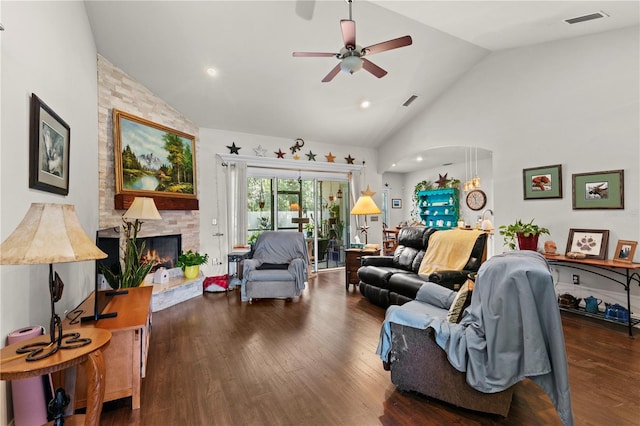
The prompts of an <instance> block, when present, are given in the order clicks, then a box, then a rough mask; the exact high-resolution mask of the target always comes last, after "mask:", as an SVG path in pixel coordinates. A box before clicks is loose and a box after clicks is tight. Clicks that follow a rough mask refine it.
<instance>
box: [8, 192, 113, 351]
mask: <svg viewBox="0 0 640 426" xmlns="http://www.w3.org/2000/svg"><path fill="white" fill-rule="evenodd" d="M105 257H107V254H106V253H104V252H103V251H101V250H100V249H99V248H98V247H96V245H95V243H94V242H93V241H92V240H91V238H89V236H88V235H87V234H86V233H85V232H84V230H83V229H82V226H81V225H80V221H79V220H78V216H77V215H76V210H75V207H74V206H73V205H71V204H43V203H32V204H31V207H30V208H29V211H27V214H26V215H25V217H24V218H23V219H22V222H20V224H19V225H18V227H17V228H16V229H15V230H14V231H13V233H12V234H11V235H9V237H7V239H6V240H4V242H3V243H2V245H0V264H1V265H34V264H47V263H48V264H49V294H50V296H51V322H50V324H49V334H50V335H51V340H50V342H38V343H33V344H30V345H26V346H23V347H21V348H19V349H18V350H17V351H16V352H17V353H20V354H25V353H28V354H29V355H27V358H26V359H27V361H37V360H40V359H43V358H46V357H48V356H51V355H53V354H54V353H56V352H57V351H58V350H59V349H74V348H79V347H81V346H84V345H88V344H89V343H91V339H87V338H82V337H80V333H67V334H63V333H62V321H61V319H60V317H59V316H58V315H57V314H56V311H55V302H57V301H58V300H60V298H61V297H62V289H63V287H64V283H63V282H62V280H61V279H60V277H59V276H58V273H57V272H56V273H54V272H53V264H54V263H65V262H82V261H85V260H96V259H104V258H105Z"/></svg>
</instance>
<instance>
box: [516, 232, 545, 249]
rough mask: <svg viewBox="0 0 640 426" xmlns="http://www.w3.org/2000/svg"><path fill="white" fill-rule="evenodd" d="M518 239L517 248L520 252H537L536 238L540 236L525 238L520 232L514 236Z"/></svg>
mask: <svg viewBox="0 0 640 426" xmlns="http://www.w3.org/2000/svg"><path fill="white" fill-rule="evenodd" d="M516 236H517V237H518V248H519V249H520V250H533V251H538V237H539V236H540V235H529V236H528V237H525V236H524V234H523V233H522V232H518V233H517V234H516Z"/></svg>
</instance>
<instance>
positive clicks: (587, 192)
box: [572, 170, 624, 210]
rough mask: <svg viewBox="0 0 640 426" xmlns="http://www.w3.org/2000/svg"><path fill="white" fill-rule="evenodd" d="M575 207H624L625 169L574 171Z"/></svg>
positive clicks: (577, 208) (575, 208)
mask: <svg viewBox="0 0 640 426" xmlns="http://www.w3.org/2000/svg"><path fill="white" fill-rule="evenodd" d="M572 181H573V191H572V192H573V209H574V210H579V209H624V170H609V171H606V172H592V173H574V174H573V175H572Z"/></svg>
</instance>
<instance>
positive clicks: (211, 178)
mask: <svg viewBox="0 0 640 426" xmlns="http://www.w3.org/2000/svg"><path fill="white" fill-rule="evenodd" d="M294 139H295V138H290V139H287V138H277V137H270V136H262V135H254V134H249V133H239V132H231V131H225V130H217V129H205V128H201V129H200V151H199V153H198V168H199V175H200V184H199V187H200V220H201V221H200V248H201V249H202V251H204V252H206V253H208V254H209V256H210V257H216V258H221V259H222V262H223V264H222V265H218V266H216V265H214V266H211V265H206V267H204V268H203V270H204V272H205V274H206V275H222V274H224V273H226V267H227V249H226V247H227V219H226V205H227V200H226V180H225V173H224V169H223V167H222V166H220V161H219V160H218V159H217V158H216V154H218V153H221V154H229V149H228V148H227V146H228V145H231V144H232V143H233V142H235V144H236V146H239V147H241V148H242V149H241V150H240V152H239V153H240V154H241V155H255V151H254V148H257V147H258V145H261V146H262V148H264V149H266V150H267V154H266V156H268V157H275V154H274V152H276V151H278V149H282V151H284V152H286V153H287V155H286V157H285V158H288V159H291V151H290V150H289V147H291V146H292V145H293V144H294ZM309 150H311V151H312V152H313V153H314V154H317V156H316V161H317V162H318V163H319V164H322V163H323V162H326V158H325V155H328V154H329V152H331V153H332V154H333V155H335V156H336V159H335V162H336V163H346V161H345V160H344V157H347V156H348V155H351V157H353V158H355V161H354V164H362V161H363V160H364V161H365V162H366V172H363V174H365V173H366V183H369V184H370V185H371V190H372V191H375V192H376V195H375V196H374V197H373V198H374V201H375V202H376V204H378V206H381V205H382V197H381V192H380V191H381V188H382V184H381V176H380V174H378V173H377V171H376V170H375V165H376V164H377V155H376V152H375V150H373V149H366V148H361V147H348V146H344V145H332V144H324V143H319V142H314V141H308V140H305V145H304V147H303V148H302V150H301V151H299V152H298V155H300V157H301V158H300V160H299V161H301V162H307V161H308V159H307V157H306V156H305V155H304V154H307V153H309ZM364 182H365V178H364V177H363V183H364ZM366 183H364V186H365V187H366ZM363 189H364V188H363ZM214 218H215V219H217V221H218V224H217V225H215V226H214V225H212V219H214ZM369 225H370V232H369V243H376V244H381V242H382V215H380V218H379V220H378V222H371V220H370V219H369ZM351 229H352V232H351V234H352V238H353V234H354V231H353V230H354V223H353V221H352V228H351ZM218 232H219V233H223V234H225V235H224V236H223V237H215V236H213V234H215V233H218Z"/></svg>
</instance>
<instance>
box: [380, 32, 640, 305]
mask: <svg viewBox="0 0 640 426" xmlns="http://www.w3.org/2000/svg"><path fill="white" fill-rule="evenodd" d="M639 40H640V38H639V34H638V27H633V28H627V29H622V30H617V31H611V32H606V33H601V34H596V35H591V36H584V37H577V38H573V39H569V40H564V41H558V42H553V43H544V44H539V45H535V46H528V47H523V48H518V49H511V50H504V51H499V52H495V53H493V54H491V55H490V56H488V57H487V58H485V59H484V60H483V61H482V62H480V63H479V64H478V65H477V66H476V67H475V68H474V69H472V70H471V71H469V72H468V73H467V74H466V75H465V76H464V77H463V78H462V79H461V80H460V81H459V82H458V83H457V84H456V85H454V86H453V87H452V88H451V89H450V90H449V91H448V92H447V93H445V94H444V95H443V96H442V97H441V98H440V99H439V100H438V101H437V102H436V103H435V104H434V105H433V106H432V107H431V108H430V109H429V110H428V111H426V112H425V113H424V114H423V115H421V116H419V117H417V118H416V120H415V121H413V122H412V123H411V124H410V125H408V126H407V127H406V128H405V129H403V131H402V132H399V133H398V134H397V135H395V136H394V137H393V138H392V139H391V140H389V141H388V142H387V143H385V144H384V146H382V147H381V149H380V151H379V156H378V158H379V162H380V163H379V168H380V169H381V170H387V169H389V166H390V164H391V163H393V162H395V161H397V160H398V159H399V158H401V157H406V156H408V155H411V154H414V153H417V152H420V151H424V150H425V148H428V147H430V146H433V147H439V146H461V145H462V146H478V147H481V148H484V149H488V150H491V151H493V182H494V187H493V190H494V200H493V206H494V211H495V214H496V223H495V224H496V226H499V225H503V224H508V223H512V222H513V221H514V220H515V219H517V218H522V219H523V220H525V219H529V218H535V219H536V222H537V223H538V224H540V225H542V226H545V227H548V228H549V229H550V230H551V237H550V238H551V239H553V240H554V241H556V243H557V245H558V247H559V248H560V249H561V250H562V251H564V247H565V244H566V241H567V236H568V233H569V228H586V229H609V230H610V244H609V252H608V258H612V257H613V251H614V249H615V245H616V242H617V240H618V239H627V240H635V241H639V240H640V219H639V207H640V191H639V183H640V167H638V166H639V164H640V143H639V141H640V120H639V117H640V109H639V93H640V84H639V78H638V76H639V75H640V67H639V64H640V43H639ZM399 147H402V149H399ZM550 164H562V166H563V176H562V179H563V195H564V196H563V198H562V199H553V200H527V201H525V200H523V194H522V169H524V168H529V167H536V166H545V165H550ZM613 169H624V172H625V208H624V210H573V209H572V200H571V175H572V174H573V173H583V172H591V171H603V170H613ZM498 240H500V238H498ZM497 244H498V245H500V244H501V241H498V243H497ZM498 252H499V251H498ZM639 260H640V253H638V252H637V253H636V256H635V261H636V262H638V261H639ZM567 275H568V272H567V270H566V269H564V268H563V269H562V272H561V273H560V277H559V279H560V281H561V282H563V283H564V282H570V281H568V279H567ZM581 278H582V282H583V285H582V286H581V287H580V288H576V289H574V291H575V293H574V294H576V295H578V296H579V297H584V296H587V295H589V294H591V293H592V292H593V291H594V289H596V290H599V289H602V290H603V291H612V292H617V293H618V294H621V293H620V292H621V289H622V287H621V286H619V285H616V284H611V283H608V282H606V281H604V280H601V279H598V278H597V277H594V276H591V275H590V274H586V273H582V274H581ZM632 295H635V296H636V297H637V296H638V295H640V288H639V287H638V286H637V285H634V286H632ZM609 300H610V299H609ZM636 303H637V302H636ZM625 304H626V303H625Z"/></svg>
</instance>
